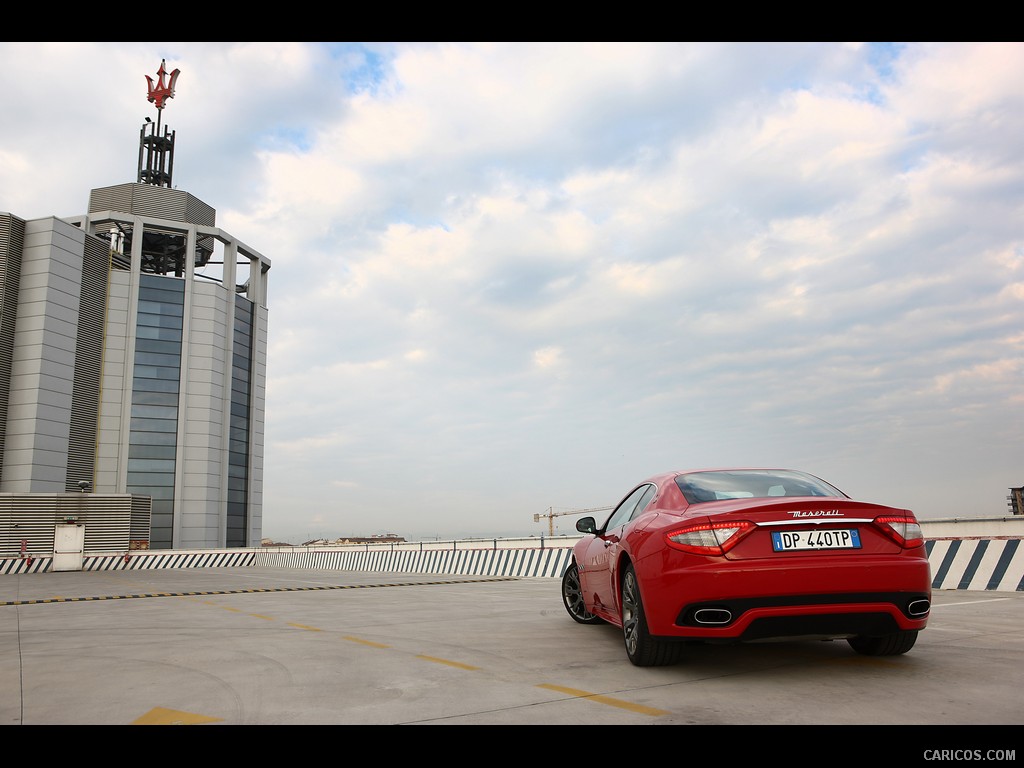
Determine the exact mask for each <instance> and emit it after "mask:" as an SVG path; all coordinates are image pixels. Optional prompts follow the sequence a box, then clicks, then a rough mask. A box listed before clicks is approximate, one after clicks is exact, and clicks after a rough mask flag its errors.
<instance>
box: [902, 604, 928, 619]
mask: <svg viewBox="0 0 1024 768" xmlns="http://www.w3.org/2000/svg"><path fill="white" fill-rule="evenodd" d="M931 608H932V604H931V602H929V601H928V600H914V601H913V602H911V603H910V605H908V606H907V613H908V614H909V615H911V616H914V617H917V616H924V615H925V614H927V613H928V611H930V610H931Z"/></svg>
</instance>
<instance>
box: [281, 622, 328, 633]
mask: <svg viewBox="0 0 1024 768" xmlns="http://www.w3.org/2000/svg"><path fill="white" fill-rule="evenodd" d="M288 626H289V627H295V628H296V629H308V630H309V631H310V632H323V630H322V629H320V628H319V627H307V626H306V625H305V624H295V623H293V622H291V621H289V622H288Z"/></svg>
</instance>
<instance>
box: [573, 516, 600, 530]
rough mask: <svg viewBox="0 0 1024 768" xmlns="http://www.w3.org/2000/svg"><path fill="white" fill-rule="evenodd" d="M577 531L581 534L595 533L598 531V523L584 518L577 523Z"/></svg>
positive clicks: (590, 518) (592, 519) (589, 518)
mask: <svg viewBox="0 0 1024 768" xmlns="http://www.w3.org/2000/svg"><path fill="white" fill-rule="evenodd" d="M576 530H577V531H579V532H580V533H594V532H595V531H596V530H597V523H596V522H595V521H594V518H592V517H582V518H580V519H579V520H577V521H576Z"/></svg>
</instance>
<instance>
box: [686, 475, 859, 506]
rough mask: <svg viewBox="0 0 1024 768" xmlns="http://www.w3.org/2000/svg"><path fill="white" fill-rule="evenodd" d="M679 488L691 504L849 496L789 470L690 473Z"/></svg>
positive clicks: (812, 477) (820, 481)
mask: <svg viewBox="0 0 1024 768" xmlns="http://www.w3.org/2000/svg"><path fill="white" fill-rule="evenodd" d="M676 485H678V486H679V490H680V491H682V492H683V496H685V497H686V501H687V502H689V503H690V504H701V503H704V502H707V501H721V500H722V499H764V498H771V497H775V496H837V497H841V498H845V497H846V494H844V493H843V492H842V491H840V490H839V489H838V488H834V487H833V486H831V485H829V484H828V483H826V482H825V481H824V480H819V479H818V478H816V477H814V476H812V475H807V474H804V473H803V472H795V471H793V470H788V469H743V470H730V471H715V472H710V471H709V472H690V473H688V474H685V475H680V476H679V477H677V478H676Z"/></svg>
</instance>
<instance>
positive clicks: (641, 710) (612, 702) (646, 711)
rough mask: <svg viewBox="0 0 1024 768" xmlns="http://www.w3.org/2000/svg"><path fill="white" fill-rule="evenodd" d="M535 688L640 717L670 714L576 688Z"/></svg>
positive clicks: (556, 686) (542, 686)
mask: <svg viewBox="0 0 1024 768" xmlns="http://www.w3.org/2000/svg"><path fill="white" fill-rule="evenodd" d="M537 687H538V688H547V689H548V690H549V691H557V692H558V693H566V694H568V695H570V696H577V697H579V698H581V699H589V700H590V701H596V702H598V703H600V704H607V705H608V706H611V707H618V708H619V709H627V710H629V711H630V712H636V713H637V714H640V715H651V716H652V717H659V716H661V715H667V714H670V713H669V712H667V711H666V710H664V709H654V708H653V707H645V706H643V705H642V704H633V703H632V702H629V701H623V700H622V699H615V698H612V697H611V696H602V695H601V694H599V693H590V692H588V691H580V690H578V689H576V688H565V687H564V686H561V685H548V684H547V683H544V684H542V685H538V686H537Z"/></svg>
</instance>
